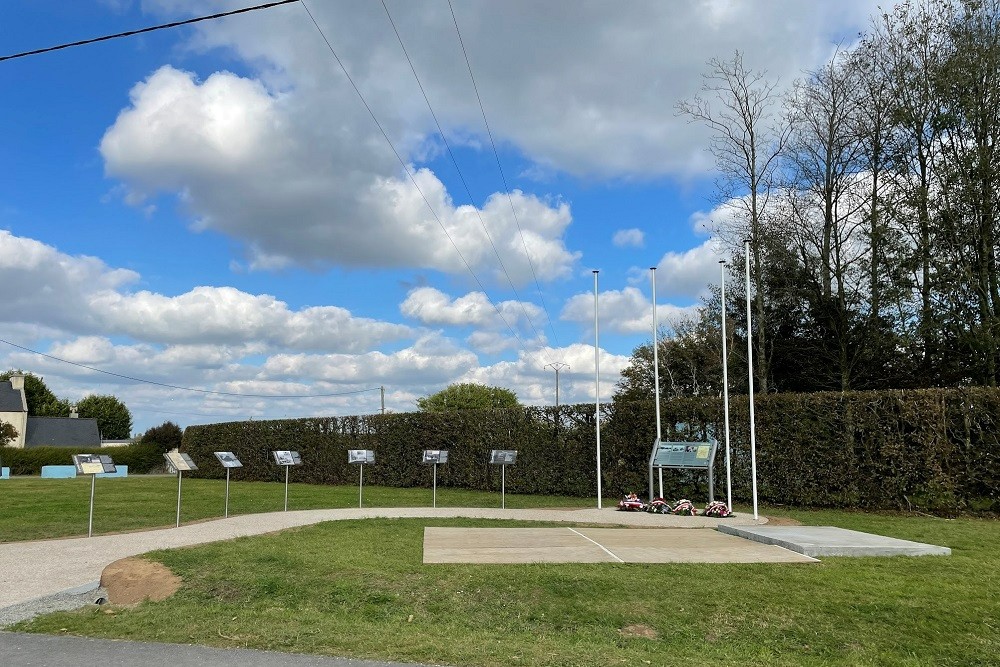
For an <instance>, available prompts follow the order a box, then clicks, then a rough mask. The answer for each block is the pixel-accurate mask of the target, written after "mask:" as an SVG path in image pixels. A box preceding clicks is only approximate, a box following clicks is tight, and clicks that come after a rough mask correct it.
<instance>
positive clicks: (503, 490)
mask: <svg viewBox="0 0 1000 667" xmlns="http://www.w3.org/2000/svg"><path fill="white" fill-rule="evenodd" d="M516 461H517V450H516V449H494V450H491V451H490V464H491V465H495V466H500V509H507V466H511V465H514V463H515V462H516Z"/></svg>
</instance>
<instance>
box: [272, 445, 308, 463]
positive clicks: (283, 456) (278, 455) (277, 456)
mask: <svg viewBox="0 0 1000 667" xmlns="http://www.w3.org/2000/svg"><path fill="white" fill-rule="evenodd" d="M271 455H272V456H274V462H275V463H277V464H278V465H279V466H297V465H302V457H301V456H299V453H298V452H292V451H289V450H287V449H284V450H277V451H273V452H271Z"/></svg>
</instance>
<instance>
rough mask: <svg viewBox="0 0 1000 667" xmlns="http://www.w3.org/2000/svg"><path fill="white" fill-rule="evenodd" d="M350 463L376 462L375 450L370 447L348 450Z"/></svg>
mask: <svg viewBox="0 0 1000 667" xmlns="http://www.w3.org/2000/svg"><path fill="white" fill-rule="evenodd" d="M347 462H348V463H375V452H373V451H372V450H370V449H349V450H347Z"/></svg>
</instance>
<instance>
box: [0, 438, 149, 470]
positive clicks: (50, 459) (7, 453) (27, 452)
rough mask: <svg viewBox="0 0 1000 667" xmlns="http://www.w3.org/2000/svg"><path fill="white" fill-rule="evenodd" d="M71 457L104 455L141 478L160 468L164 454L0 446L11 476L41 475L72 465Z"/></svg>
mask: <svg viewBox="0 0 1000 667" xmlns="http://www.w3.org/2000/svg"><path fill="white" fill-rule="evenodd" d="M74 454H106V455H107V456H110V457H111V460H113V461H114V462H115V465H124V466H128V472H129V474H130V475H143V474H146V473H148V472H150V471H153V470H157V469H160V468H163V464H164V460H163V453H162V452H160V450H159V449H157V447H156V446H155V445H123V446H121V447H99V448H94V449H85V448H84V449H73V448H71V447H33V448H31V449H21V448H19V447H0V460H2V461H3V465H5V466H9V467H10V474H11V475H40V474H42V466H70V465H73V455H74Z"/></svg>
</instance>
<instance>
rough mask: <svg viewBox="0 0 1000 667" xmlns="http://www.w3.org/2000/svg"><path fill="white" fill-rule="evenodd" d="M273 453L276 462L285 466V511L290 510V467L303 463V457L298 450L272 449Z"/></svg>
mask: <svg viewBox="0 0 1000 667" xmlns="http://www.w3.org/2000/svg"><path fill="white" fill-rule="evenodd" d="M271 455H272V456H274V462H275V463H277V464H278V465H279V466H284V467H285V511H286V512H287V511H288V469H289V468H291V467H292V466H298V465H302V457H301V456H299V453H298V452H292V451H289V450H287V449H283V450H278V451H272V452H271Z"/></svg>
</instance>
